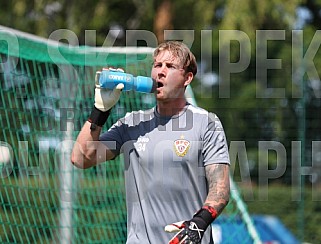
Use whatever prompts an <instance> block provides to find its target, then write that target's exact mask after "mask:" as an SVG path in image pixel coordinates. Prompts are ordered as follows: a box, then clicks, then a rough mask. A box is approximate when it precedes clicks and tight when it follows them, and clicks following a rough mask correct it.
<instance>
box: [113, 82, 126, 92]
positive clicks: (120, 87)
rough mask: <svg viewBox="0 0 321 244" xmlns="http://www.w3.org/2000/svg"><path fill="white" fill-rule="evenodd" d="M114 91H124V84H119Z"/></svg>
mask: <svg viewBox="0 0 321 244" xmlns="http://www.w3.org/2000/svg"><path fill="white" fill-rule="evenodd" d="M115 89H116V90H119V91H122V90H123V89H124V84H123V83H119V84H118V85H117V86H116V87H115Z"/></svg>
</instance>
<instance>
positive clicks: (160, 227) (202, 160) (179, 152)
mask: <svg viewBox="0 0 321 244" xmlns="http://www.w3.org/2000/svg"><path fill="white" fill-rule="evenodd" d="M100 139H101V141H103V142H104V143H106V144H108V145H109V143H108V142H115V141H116V148H114V152H115V153H116V154H117V155H118V154H120V153H123V155H124V160H125V181H126V203H127V232H128V234H127V235H128V236H127V243H129V244H134V243H139V244H144V243H148V244H155V243H156V244H157V243H168V241H169V240H170V239H171V238H172V237H173V236H174V234H173V233H166V232H165V231H164V227H165V226H166V225H167V224H171V223H174V222H178V221H183V220H189V219H191V218H192V216H193V214H194V213H195V212H196V211H197V210H199V209H200V208H201V207H202V206H203V203H204V201H205V198H206V196H207V183H206V178H205V170H204V166H206V165H208V164H215V163H227V164H229V162H230V161H229V155H228V147H227V143H226V138H225V133H224V130H223V127H222V124H221V122H220V120H219V119H218V117H217V116H216V115H215V114H212V113H208V112H207V111H206V110H204V109H201V108H199V107H194V106H193V105H190V104H187V105H186V106H185V108H184V110H183V111H182V112H181V113H180V114H178V115H174V116H172V117H161V116H160V115H159V114H158V112H157V111H156V108H152V109H150V110H147V111H137V112H131V113H128V114H127V115H126V116H125V117H124V118H122V119H120V120H119V121H118V122H117V123H115V124H114V125H113V126H112V127H111V128H110V129H109V130H108V131H107V132H105V133H103V134H102V135H101V138H100ZM209 233H210V228H208V231H207V234H205V235H204V238H203V241H202V243H209Z"/></svg>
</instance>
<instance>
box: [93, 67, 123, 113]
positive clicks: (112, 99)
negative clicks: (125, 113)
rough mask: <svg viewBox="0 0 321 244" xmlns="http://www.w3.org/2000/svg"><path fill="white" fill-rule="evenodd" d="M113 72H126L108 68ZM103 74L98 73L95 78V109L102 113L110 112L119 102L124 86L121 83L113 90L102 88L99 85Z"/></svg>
mask: <svg viewBox="0 0 321 244" xmlns="http://www.w3.org/2000/svg"><path fill="white" fill-rule="evenodd" d="M108 70H111V71H118V72H124V70H122V69H113V68H108ZM100 74H101V72H100V71H97V72H96V76H95V85H96V88H95V104H94V105H95V107H96V108H97V109H99V110H100V111H102V112H106V111H108V110H110V109H111V108H112V107H113V106H114V105H115V104H116V103H117V102H118V100H119V97H120V94H121V91H122V89H123V88H124V84H122V83H119V84H118V85H117V86H116V87H115V88H114V89H113V90H110V89H106V88H101V87H100V85H99V77H100Z"/></svg>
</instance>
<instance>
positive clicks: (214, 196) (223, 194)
mask: <svg viewBox="0 0 321 244" xmlns="http://www.w3.org/2000/svg"><path fill="white" fill-rule="evenodd" d="M205 172H206V178H207V181H208V186H209V190H208V195H207V198H206V200H205V203H204V205H207V206H211V207H213V208H214V209H215V210H216V211H217V213H218V215H219V214H220V213H221V212H222V211H223V209H224V208H225V206H226V205H227V204H228V202H229V198H230V179H229V165H228V164H212V165H208V166H206V168H205Z"/></svg>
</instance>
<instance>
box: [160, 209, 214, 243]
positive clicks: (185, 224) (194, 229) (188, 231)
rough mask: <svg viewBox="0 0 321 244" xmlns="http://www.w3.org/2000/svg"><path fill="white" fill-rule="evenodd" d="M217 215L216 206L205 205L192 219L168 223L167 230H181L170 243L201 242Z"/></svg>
mask: <svg viewBox="0 0 321 244" xmlns="http://www.w3.org/2000/svg"><path fill="white" fill-rule="evenodd" d="M216 217H217V212H216V210H215V209H214V208H212V207H210V206H204V207H202V208H201V209H200V210H199V211H198V212H197V213H196V214H195V215H194V216H193V218H192V219H191V220H188V221H182V222H177V223H174V224H171V225H167V226H166V227H165V231H167V232H177V231H179V232H178V233H177V234H176V235H175V236H174V237H173V238H172V239H171V240H170V241H169V242H168V244H200V243H201V241H202V238H203V235H204V233H205V231H206V229H207V227H208V226H209V225H210V224H211V223H212V222H213V221H214V220H215V218H216Z"/></svg>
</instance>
